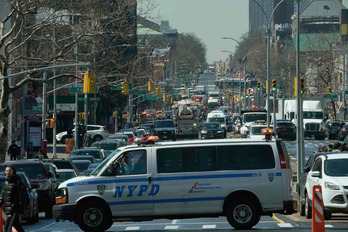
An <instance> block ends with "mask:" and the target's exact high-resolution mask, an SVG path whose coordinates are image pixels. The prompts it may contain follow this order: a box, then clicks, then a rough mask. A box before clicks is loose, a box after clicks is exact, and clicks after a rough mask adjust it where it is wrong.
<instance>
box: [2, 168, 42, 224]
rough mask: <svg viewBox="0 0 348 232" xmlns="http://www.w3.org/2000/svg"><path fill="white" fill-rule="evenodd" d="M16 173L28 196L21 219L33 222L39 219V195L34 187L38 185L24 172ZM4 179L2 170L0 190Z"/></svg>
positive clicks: (29, 222) (28, 222)
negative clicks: (26, 205)
mask: <svg viewBox="0 0 348 232" xmlns="http://www.w3.org/2000/svg"><path fill="white" fill-rule="evenodd" d="M17 175H18V176H19V177H20V178H21V180H22V182H23V184H24V186H25V188H26V190H27V194H28V198H29V202H28V207H27V208H26V209H25V210H24V214H23V217H22V219H24V220H25V221H26V222H27V224H33V223H35V222H38V221H39V195H38V193H37V189H36V188H38V187H39V185H37V184H32V183H31V182H30V180H29V178H28V176H27V175H26V174H25V173H24V172H17ZM5 179H6V176H5V175H4V173H3V172H2V173H1V174H0V192H1V191H2V188H3V186H4V181H5Z"/></svg>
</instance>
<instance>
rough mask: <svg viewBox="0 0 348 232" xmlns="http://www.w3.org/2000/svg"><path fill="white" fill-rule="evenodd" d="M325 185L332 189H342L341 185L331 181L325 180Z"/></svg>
mask: <svg viewBox="0 0 348 232" xmlns="http://www.w3.org/2000/svg"><path fill="white" fill-rule="evenodd" d="M324 187H325V188H327V189H331V190H340V187H339V186H338V185H335V184H333V183H330V182H324Z"/></svg>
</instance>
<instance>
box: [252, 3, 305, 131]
mask: <svg viewBox="0 0 348 232" xmlns="http://www.w3.org/2000/svg"><path fill="white" fill-rule="evenodd" d="M297 1H299V0H297ZM253 2H254V3H256V4H257V5H258V6H259V7H260V9H261V11H262V13H263V15H264V16H265V19H266V23H267V25H266V26H267V35H266V36H267V38H266V41H267V128H269V127H270V104H269V103H270V102H269V86H270V85H269V78H270V77H269V76H270V44H269V39H270V37H271V28H270V27H271V25H270V24H271V22H272V20H271V19H272V16H273V14H274V12H275V10H276V9H277V8H278V6H279V5H280V4H281V3H283V2H284V0H281V1H280V2H279V3H278V4H277V5H276V6H275V7H274V8H273V10H272V13H271V15H270V18H267V15H266V12H265V10H264V9H263V7H262V6H261V5H260V3H258V2H257V1H256V0H253ZM273 120H275V119H273Z"/></svg>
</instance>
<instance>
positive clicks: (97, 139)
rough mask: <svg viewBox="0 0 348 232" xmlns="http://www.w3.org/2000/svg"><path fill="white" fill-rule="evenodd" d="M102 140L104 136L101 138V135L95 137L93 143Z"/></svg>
mask: <svg viewBox="0 0 348 232" xmlns="http://www.w3.org/2000/svg"><path fill="white" fill-rule="evenodd" d="M101 140H103V136H101V135H96V136H94V137H93V142H95V141H101Z"/></svg>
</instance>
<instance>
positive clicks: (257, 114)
mask: <svg viewBox="0 0 348 232" xmlns="http://www.w3.org/2000/svg"><path fill="white" fill-rule="evenodd" d="M266 122H267V112H266V111H244V112H242V127H241V128H240V136H241V137H242V138H247V137H248V134H249V126H250V125H251V124H253V123H266Z"/></svg>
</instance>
